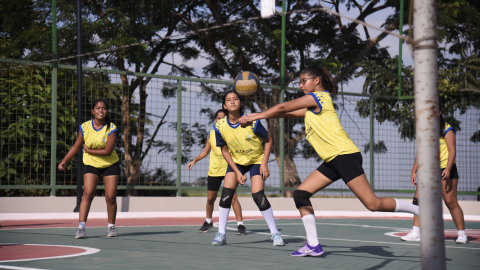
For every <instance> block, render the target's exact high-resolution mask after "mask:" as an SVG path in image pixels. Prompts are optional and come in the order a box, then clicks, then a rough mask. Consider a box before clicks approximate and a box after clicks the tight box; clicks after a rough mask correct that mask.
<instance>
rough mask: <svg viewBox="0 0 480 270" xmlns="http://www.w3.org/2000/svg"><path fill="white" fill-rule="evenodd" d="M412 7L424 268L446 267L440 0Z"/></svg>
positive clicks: (423, 1)
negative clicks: (441, 140) (442, 181)
mask: <svg viewBox="0 0 480 270" xmlns="http://www.w3.org/2000/svg"><path fill="white" fill-rule="evenodd" d="M414 3H415V7H414V8H413V12H414V13H413V18H414V20H413V36H414V37H415V39H416V40H418V42H415V45H414V46H413V51H414V67H415V69H414V78H415V80H414V89H415V134H416V139H417V163H418V172H417V177H418V178H417V179H418V191H419V197H418V200H419V205H420V236H421V241H420V250H421V254H422V256H421V257H422V269H438V270H442V269H446V263H445V237H444V232H443V213H442V185H441V184H440V181H439V180H440V179H441V175H440V170H439V168H440V162H439V160H438V149H439V141H438V139H439V136H440V134H439V133H440V124H439V121H438V112H439V108H438V88H437V85H438V63H437V57H438V52H437V48H438V41H437V39H438V33H437V1H436V0H416V1H415V2H414Z"/></svg>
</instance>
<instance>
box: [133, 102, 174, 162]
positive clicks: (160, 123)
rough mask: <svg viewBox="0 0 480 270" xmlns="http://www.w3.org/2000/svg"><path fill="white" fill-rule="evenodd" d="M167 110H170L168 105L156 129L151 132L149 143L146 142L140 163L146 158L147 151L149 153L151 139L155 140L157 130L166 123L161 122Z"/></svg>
mask: <svg viewBox="0 0 480 270" xmlns="http://www.w3.org/2000/svg"><path fill="white" fill-rule="evenodd" d="M169 109H170V105H168V107H167V110H166V111H165V113H164V114H163V117H162V119H161V120H160V122H159V123H158V125H157V128H156V129H155V132H153V135H152V138H151V139H150V141H149V142H148V146H147V149H145V152H143V155H142V157H141V158H140V162H143V159H144V158H145V157H146V156H147V154H148V151H150V147H151V146H152V143H153V139H155V136H157V132H158V130H159V129H160V127H161V126H162V125H163V124H165V123H167V122H164V121H163V120H164V119H165V116H166V115H167V113H168V110H169Z"/></svg>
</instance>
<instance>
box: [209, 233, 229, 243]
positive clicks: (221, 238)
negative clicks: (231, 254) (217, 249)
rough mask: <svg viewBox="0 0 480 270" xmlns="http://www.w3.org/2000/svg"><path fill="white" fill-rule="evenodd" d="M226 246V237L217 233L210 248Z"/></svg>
mask: <svg viewBox="0 0 480 270" xmlns="http://www.w3.org/2000/svg"><path fill="white" fill-rule="evenodd" d="M226 244H227V236H225V234H223V233H220V232H217V235H215V239H213V241H212V246H223V245H226Z"/></svg>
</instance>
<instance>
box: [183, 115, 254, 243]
mask: <svg viewBox="0 0 480 270" xmlns="http://www.w3.org/2000/svg"><path fill="white" fill-rule="evenodd" d="M224 117H225V112H224V110H222V109H220V110H218V111H217V112H216V113H215V123H217V122H218V121H220V120H221V119H222V118H224ZM208 153H210V164H209V166H208V177H207V189H208V197H207V218H206V221H205V222H204V223H203V225H202V227H201V228H200V230H199V232H203V233H206V232H208V231H209V230H211V229H212V228H213V222H212V213H213V204H214V203H215V200H216V199H217V193H218V190H219V189H220V185H222V181H223V179H224V178H225V173H226V171H227V166H228V164H227V162H226V161H225V159H224V158H223V155H222V151H221V150H220V148H219V147H217V139H216V137H215V130H213V129H212V130H210V132H209V133H208V140H207V143H206V144H205V148H204V149H203V151H202V152H200V154H198V156H197V157H196V158H195V159H193V160H192V162H190V163H188V165H187V167H188V169H189V170H191V169H192V168H193V165H195V163H196V162H197V161H200V160H202V159H203V158H205V157H206V156H207V155H208ZM232 208H233V212H235V217H236V218H237V234H238V235H244V234H246V232H247V229H246V228H245V226H244V225H243V217H242V207H241V206H240V203H239V202H238V200H237V193H235V194H234V195H233V199H232Z"/></svg>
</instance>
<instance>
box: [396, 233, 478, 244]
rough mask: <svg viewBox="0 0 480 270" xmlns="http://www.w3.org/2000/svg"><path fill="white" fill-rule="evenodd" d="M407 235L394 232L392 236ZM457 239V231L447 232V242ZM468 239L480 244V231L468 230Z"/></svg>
mask: <svg viewBox="0 0 480 270" xmlns="http://www.w3.org/2000/svg"><path fill="white" fill-rule="evenodd" d="M407 233H408V232H394V233H391V235H392V236H393V235H394V236H398V237H402V236H405V235H407ZM457 237H458V235H457V231H456V230H445V240H446V241H455V240H456V239H457ZM467 238H468V242H476V243H480V230H467Z"/></svg>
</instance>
